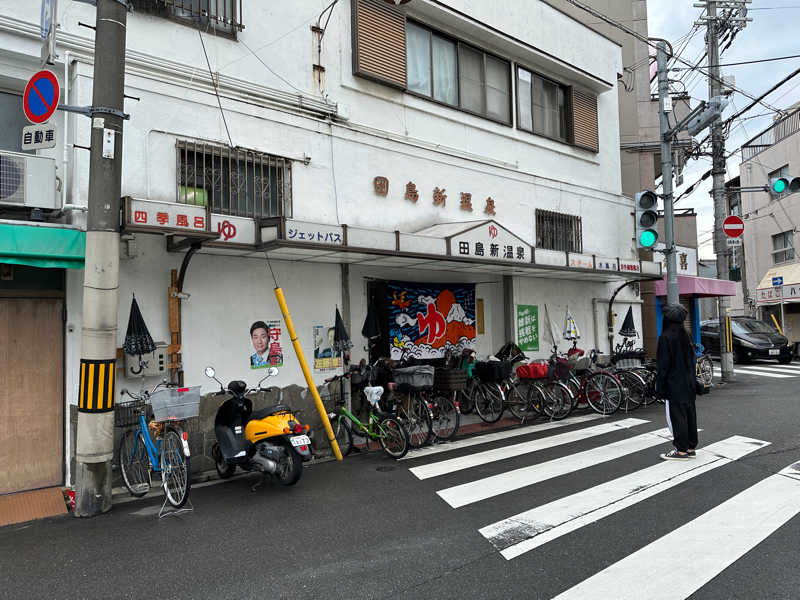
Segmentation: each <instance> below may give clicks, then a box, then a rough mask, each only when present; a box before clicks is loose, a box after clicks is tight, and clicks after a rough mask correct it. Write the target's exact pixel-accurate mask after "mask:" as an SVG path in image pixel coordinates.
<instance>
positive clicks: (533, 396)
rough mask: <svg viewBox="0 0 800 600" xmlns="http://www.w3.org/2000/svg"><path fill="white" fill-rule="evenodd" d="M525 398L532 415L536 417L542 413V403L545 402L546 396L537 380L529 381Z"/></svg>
mask: <svg viewBox="0 0 800 600" xmlns="http://www.w3.org/2000/svg"><path fill="white" fill-rule="evenodd" d="M527 400H528V407H529V408H530V410H531V414H532V415H534V416H537V417H538V416H539V415H542V414H544V405H545V404H546V403H547V398H546V397H545V393H544V391H543V390H542V388H541V384H540V383H539V382H538V381H531V382H530V383H529V384H528V397H527Z"/></svg>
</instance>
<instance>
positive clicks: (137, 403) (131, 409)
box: [114, 400, 147, 427]
mask: <svg viewBox="0 0 800 600" xmlns="http://www.w3.org/2000/svg"><path fill="white" fill-rule="evenodd" d="M145 406H147V405H146V404H145V402H144V400H130V401H129V402H117V403H116V404H115V405H114V426H115V427H133V426H134V425H137V424H138V423H139V413H140V412H142V411H143V410H144V408H145Z"/></svg>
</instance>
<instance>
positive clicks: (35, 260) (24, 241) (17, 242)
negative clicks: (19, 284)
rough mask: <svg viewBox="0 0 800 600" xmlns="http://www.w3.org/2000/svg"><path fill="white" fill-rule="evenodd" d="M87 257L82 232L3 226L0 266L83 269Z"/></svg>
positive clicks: (0, 244) (0, 227)
mask: <svg viewBox="0 0 800 600" xmlns="http://www.w3.org/2000/svg"><path fill="white" fill-rule="evenodd" d="M85 255H86V233H85V232H83V231H79V230H77V229H60V228H57V227H35V226H30V225H8V224H5V223H0V263H8V264H12V265H28V266H30V267H40V268H50V269H82V268H83V260H84V257H85Z"/></svg>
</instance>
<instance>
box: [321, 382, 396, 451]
mask: <svg viewBox="0 0 800 600" xmlns="http://www.w3.org/2000/svg"><path fill="white" fill-rule="evenodd" d="M350 375H351V374H350V373H347V374H345V375H337V376H336V377H332V378H331V379H328V380H326V383H328V384H329V385H330V384H331V383H332V382H334V381H337V380H338V382H339V385H340V390H341V389H342V387H343V386H344V380H345V379H348V378H349V377H350ZM360 393H361V394H364V395H365V396H366V397H367V401H368V404H369V415H368V416H367V418H366V419H365V421H366V422H362V421H361V420H359V418H358V417H356V416H355V415H354V414H353V413H352V412H350V411H349V410H347V408H346V407H345V402H344V394H342V393H340V394H339V396H338V398H337V401H336V402H335V407H336V410H335V411H333V412H330V413H328V418H329V419H330V421H331V427H332V428H333V433H334V436H335V437H336V443H337V444H339V450H340V451H341V453H342V456H347V455H348V454H350V451H351V450H352V449H353V434H355V435H358V436H360V437H363V438H367V439H368V440H376V441H378V442H380V445H381V448H383V451H384V452H386V454H388V455H389V456H391V457H392V458H403V457H404V456H405V455H406V454H407V453H408V447H409V443H408V432H407V431H406V428H405V427H403V424H402V423H401V422H400V421H398V420H397V419H396V418H395V417H393V416H391V415H386V414H384V413H382V412H380V409H377V410H378V412H377V413H376V407H377V404H378V400H379V399H380V398H379V397H378V398H373V399H372V400H373V401H370V398H369V397H368V394H367V393H366V392H365V391H361V392H360Z"/></svg>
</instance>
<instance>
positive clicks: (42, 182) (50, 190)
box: [0, 151, 60, 209]
mask: <svg viewBox="0 0 800 600" xmlns="http://www.w3.org/2000/svg"><path fill="white" fill-rule="evenodd" d="M0 205H6V206H19V207H23V206H24V207H27V208H46V209H56V208H60V200H59V197H58V194H56V161H55V159H52V158H47V157H44V156H31V155H30V154H21V153H19V152H4V151H0Z"/></svg>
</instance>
